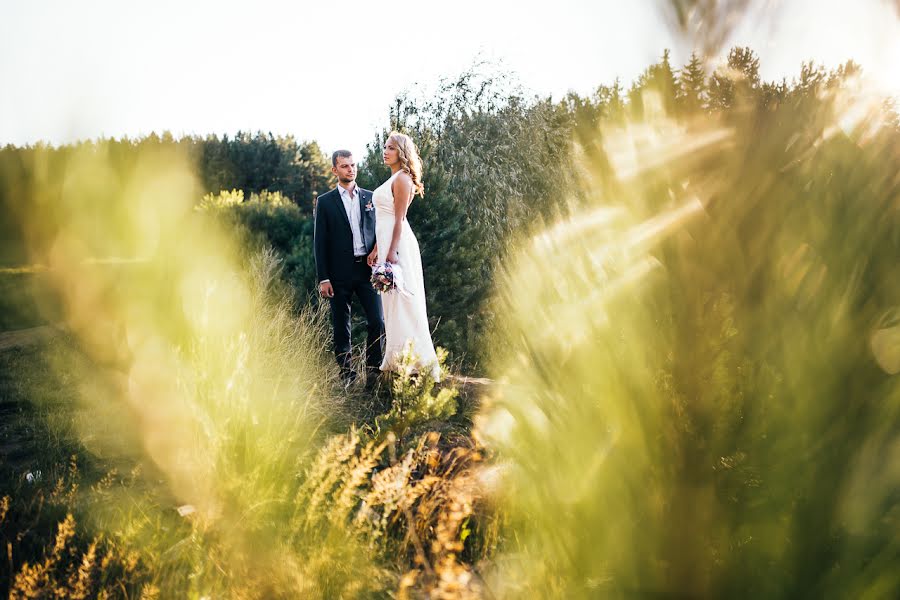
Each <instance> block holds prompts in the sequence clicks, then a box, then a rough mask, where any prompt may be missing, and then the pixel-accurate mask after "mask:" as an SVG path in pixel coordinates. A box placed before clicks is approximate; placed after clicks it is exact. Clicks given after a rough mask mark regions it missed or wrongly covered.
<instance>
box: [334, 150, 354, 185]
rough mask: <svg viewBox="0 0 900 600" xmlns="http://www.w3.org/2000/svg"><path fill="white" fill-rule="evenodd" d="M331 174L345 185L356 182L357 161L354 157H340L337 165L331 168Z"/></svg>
mask: <svg viewBox="0 0 900 600" xmlns="http://www.w3.org/2000/svg"><path fill="white" fill-rule="evenodd" d="M331 172H332V173H334V176H335V177H337V178H338V181H340V182H341V183H343V184H344V185H346V184H348V183H353V182H354V181H356V161H355V160H353V157H352V156H339V157H338V159H337V164H336V165H334V166H333V167H331Z"/></svg>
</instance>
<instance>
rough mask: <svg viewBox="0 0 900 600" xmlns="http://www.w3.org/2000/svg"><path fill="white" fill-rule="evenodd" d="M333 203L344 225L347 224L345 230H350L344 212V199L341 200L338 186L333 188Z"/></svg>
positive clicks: (348, 221) (345, 212)
mask: <svg viewBox="0 0 900 600" xmlns="http://www.w3.org/2000/svg"><path fill="white" fill-rule="evenodd" d="M334 202H335V204H337V211H338V213H340V215H341V218H342V219H343V220H344V223H346V224H347V229H350V219H348V218H347V211H346V210H344V199H343V198H341V188H340V186H338V187H336V188H334Z"/></svg>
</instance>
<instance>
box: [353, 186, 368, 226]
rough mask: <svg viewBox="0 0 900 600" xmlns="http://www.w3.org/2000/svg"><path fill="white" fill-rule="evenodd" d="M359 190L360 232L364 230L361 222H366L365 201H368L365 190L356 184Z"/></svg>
mask: <svg viewBox="0 0 900 600" xmlns="http://www.w3.org/2000/svg"><path fill="white" fill-rule="evenodd" d="M356 187H357V189H358V190H359V194H357V195H358V196H359V231H360V232H362V231H363V230H364V228H363V223H365V222H366V203H367V202H368V197H367V192H364V191H363V189H362V188H361V187H359V186H356Z"/></svg>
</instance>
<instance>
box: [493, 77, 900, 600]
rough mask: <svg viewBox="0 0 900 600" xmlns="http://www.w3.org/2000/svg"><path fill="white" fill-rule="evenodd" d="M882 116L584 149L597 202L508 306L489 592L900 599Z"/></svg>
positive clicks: (514, 278)
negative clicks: (500, 520)
mask: <svg viewBox="0 0 900 600" xmlns="http://www.w3.org/2000/svg"><path fill="white" fill-rule="evenodd" d="M651 100H652V99H651ZM872 100H873V99H872V97H870V96H869V95H868V93H867V91H866V89H865V88H864V87H862V86H861V85H858V82H856V81H855V80H852V81H849V82H847V83H846V85H841V86H835V87H831V88H830V89H829V88H826V87H824V86H822V87H820V88H818V89H817V90H816V91H815V92H811V94H810V96H806V97H803V98H792V99H790V101H788V102H786V103H785V104H783V105H782V106H781V107H778V108H774V109H756V108H755V107H752V106H750V105H749V104H744V105H739V106H738V108H737V109H736V110H734V111H732V112H731V113H729V114H723V115H719V116H715V115H714V116H713V117H712V118H707V119H706V120H705V121H693V120H681V121H680V120H675V119H674V118H672V117H671V116H669V115H666V114H665V113H664V112H663V111H661V110H656V111H653V112H651V113H648V114H645V116H644V117H643V118H641V119H635V120H631V121H628V122H626V123H625V124H624V125H622V126H616V125H613V124H602V125H601V126H600V128H598V129H597V130H595V131H594V133H593V135H591V136H586V137H585V139H589V140H592V141H591V143H592V144H594V147H593V148H590V149H588V150H589V151H586V152H584V153H583V156H585V157H586V159H585V161H584V162H583V163H582V164H581V165H580V167H581V168H582V169H583V172H584V174H585V177H586V178H587V180H588V181H595V182H597V183H596V185H592V186H589V187H590V189H592V190H594V192H595V193H594V197H593V198H592V199H591V201H590V202H589V203H587V205H583V206H576V207H575V208H574V210H573V215H574V217H573V218H572V219H571V220H568V221H564V222H560V223H557V224H555V225H553V226H551V227H548V229H547V230H546V231H545V232H544V233H542V234H540V235H538V236H536V237H535V238H534V239H533V240H531V242H530V243H529V244H526V245H525V246H524V247H522V248H521V250H520V252H519V253H518V259H517V260H516V261H515V262H514V263H513V264H511V265H510V267H509V268H508V270H507V274H506V277H505V281H504V284H503V293H502V295H501V297H500V299H499V300H498V304H499V306H498V313H499V314H504V315H506V318H505V319H503V324H502V328H501V334H500V337H499V338H498V342H497V348H498V349H499V352H497V359H496V362H495V370H496V372H497V373H498V374H499V375H500V376H501V379H502V380H503V381H505V382H506V384H505V385H503V386H501V387H499V388H498V391H497V393H496V394H495V397H494V398H493V399H492V402H491V404H490V406H489V407H488V408H486V410H485V411H484V413H483V414H482V415H481V418H480V425H479V431H478V435H479V437H480V438H481V439H483V440H485V441H486V443H487V444H488V446H489V447H491V448H492V449H493V450H494V451H496V453H497V457H498V461H499V465H500V466H501V467H502V471H501V472H502V473H503V474H504V476H503V477H502V478H501V479H500V491H498V492H497V494H498V498H499V501H501V502H502V503H503V504H504V506H506V507H508V509H509V510H510V522H509V525H508V527H507V528H506V529H505V530H504V532H505V535H504V539H506V540H507V545H506V548H505V550H506V551H505V552H504V554H503V555H502V556H501V557H499V558H498V560H497V562H496V563H495V564H494V565H492V567H491V568H490V569H489V574H488V581H489V582H490V585H491V587H492V589H493V590H494V592H495V594H496V595H497V596H498V597H541V598H594V597H631V596H662V597H670V596H671V597H675V596H678V597H683V596H697V597H737V596H741V597H804V596H813V597H863V596H865V597H887V596H893V595H896V593H897V592H898V590H900V579H898V577H897V574H896V570H895V569H894V568H893V565H896V561H897V559H898V558H900V554H898V551H900V547H898V546H897V543H896V536H895V535H894V534H893V533H892V532H893V530H894V527H893V525H892V524H893V523H895V519H896V514H897V510H898V508H900V505H898V504H897V498H898V495H897V490H898V489H900V479H898V478H897V463H896V453H895V452H894V448H895V447H896V444H897V443H898V440H900V428H898V426H897V420H896V416H897V411H898V410H900V382H898V380H897V377H896V373H897V371H898V370H900V364H898V362H897V341H898V337H897V331H898V329H897V327H898V325H897V321H896V311H897V306H898V305H900V287H898V282H900V271H898V265H900V263H898V262H897V260H896V258H897V257H898V256H900V236H898V231H900V212H898V204H897V203H898V198H900V179H898V177H897V174H896V169H895V168H894V166H893V165H895V164H896V161H897V159H898V158H900V154H898V151H900V132H898V130H897V128H896V125H895V124H891V122H890V120H889V119H885V114H884V113H883V112H881V109H880V108H879V102H878V101H877V100H876V101H874V102H873V101H872ZM644 105H645V106H660V103H658V102H655V103H654V102H652V101H651V102H649V103H648V102H647V101H646V99H645V102H644ZM598 156H600V157H602V159H598V158H597V157H598ZM591 157H592V158H591ZM888 339H890V340H892V341H890V342H888V341H887V340H888ZM888 348H890V350H888ZM889 524H891V525H889ZM884 527H887V529H884Z"/></svg>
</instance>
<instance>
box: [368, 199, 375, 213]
mask: <svg viewBox="0 0 900 600" xmlns="http://www.w3.org/2000/svg"><path fill="white" fill-rule="evenodd" d="M373 208H375V207H374V206H372V201H371V200H369V203H368V204H366V212H369V211H371V210H372V209H373Z"/></svg>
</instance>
